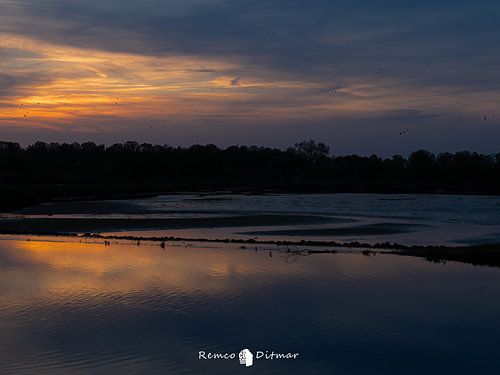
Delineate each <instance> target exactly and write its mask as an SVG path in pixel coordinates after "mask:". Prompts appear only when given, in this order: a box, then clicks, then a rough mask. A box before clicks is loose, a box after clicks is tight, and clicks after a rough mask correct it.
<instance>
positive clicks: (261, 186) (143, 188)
mask: <svg viewBox="0 0 500 375" xmlns="http://www.w3.org/2000/svg"><path fill="white" fill-rule="evenodd" d="M0 186H1V187H2V189H3V190H2V189H0V192H2V191H9V192H10V194H14V195H16V192H18V191H19V190H20V189H21V190H22V189H24V190H25V191H27V190H29V189H28V187H33V189H35V187H36V188H37V189H42V190H43V189H45V190H44V191H46V194H48V195H49V196H52V195H56V196H57V195H58V193H57V192H56V191H57V190H58V189H59V190H65V191H66V193H64V194H63V195H71V194H72V193H71V189H72V191H73V192H74V193H75V194H77V195H85V194H87V193H88V194H93V193H95V194H97V195H100V194H104V193H109V194H113V193H115V192H116V193H122V192H129V193H133V192H157V191H175V190H181V189H188V190H202V189H257V190H266V189H268V190H275V191H296V192H309V191H322V192H382V193H390V192H453V193H454V192H463V193H489V194H498V193H500V153H498V154H490V155H485V154H479V153H475V152H469V151H461V152H456V153H448V152H443V153H439V154H437V155H435V154H432V153H431V152H428V151H425V150H417V151H415V152H412V153H411V154H410V155H409V156H408V157H403V156H401V155H394V156H392V157H390V158H381V157H379V156H376V155H371V156H358V155H343V156H330V154H329V148H328V147H327V146H326V145H325V144H323V143H321V142H315V141H304V142H300V143H296V144H295V145H293V146H292V147H289V148H288V149H286V150H281V149H277V148H268V147H258V146H231V147H227V148H219V147H217V146H215V145H211V144H210V145H193V146H190V147H184V148H183V147H171V146H166V145H152V144H148V143H142V144H140V143H138V142H124V143H118V144H114V145H110V146H105V145H101V144H95V143H92V142H86V143H71V144H70V143H45V142H36V143H34V144H32V145H29V146H27V147H21V146H20V145H19V144H17V143H14V142H0ZM48 186H51V187H50V188H49V187H48ZM68 186H71V187H72V188H71V189H69V188H68ZM99 186H100V187H101V188H97V187H99ZM64 187H66V188H64ZM35 190H36V189H35ZM31 194H32V195H36V194H35V193H31ZM17 195H19V194H17ZM21 195H22V194H21ZM5 199H6V198H5V197H4V200H5ZM0 205H1V201H0Z"/></svg>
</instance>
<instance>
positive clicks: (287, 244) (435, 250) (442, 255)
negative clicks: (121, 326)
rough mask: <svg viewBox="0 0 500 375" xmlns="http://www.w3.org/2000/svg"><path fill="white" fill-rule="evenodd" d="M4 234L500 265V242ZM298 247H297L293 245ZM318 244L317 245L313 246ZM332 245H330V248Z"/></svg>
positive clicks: (39, 233)
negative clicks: (263, 247)
mask: <svg viewBox="0 0 500 375" xmlns="http://www.w3.org/2000/svg"><path fill="white" fill-rule="evenodd" d="M0 235H15V236H36V237H66V238H79V239H96V240H103V241H104V244H105V245H109V241H110V240H114V241H133V242H136V243H137V244H138V245H140V243H141V242H154V243H158V244H159V246H160V247H161V248H165V245H166V243H167V242H171V243H178V242H194V243H212V244H217V243H218V244H234V245H240V247H239V248H240V249H246V245H254V246H257V245H272V246H276V247H278V248H283V250H284V251H285V252H287V253H291V254H296V255H312V254H336V253H338V252H339V251H338V250H336V249H331V248H337V249H351V250H353V249H355V250H359V252H360V253H361V254H362V255H364V256H375V255H376V254H391V255H400V256H413V257H419V258H423V259H425V260H427V261H429V262H432V263H443V264H445V263H446V262H448V261H455V262H461V263H466V264H471V265H476V266H489V267H500V244H483V245H471V246H435V245H425V246H421V245H413V246H408V245H402V244H397V243H390V242H383V243H375V244H369V243H362V242H357V241H353V242H337V241H313V240H300V241H286V240H283V241H281V240H256V239H234V238H231V239H230V238H191V237H175V236H164V237H155V236H153V237H146V236H127V235H124V236H119V235H102V234H98V233H83V234H79V233H63V232H42V231H37V232H33V231H32V232H27V231H24V232H21V231H9V232H4V231H2V232H0ZM292 247H295V248H292ZM308 247H313V248H314V247H315V248H316V249H309V248H308ZM329 248H330V249H329Z"/></svg>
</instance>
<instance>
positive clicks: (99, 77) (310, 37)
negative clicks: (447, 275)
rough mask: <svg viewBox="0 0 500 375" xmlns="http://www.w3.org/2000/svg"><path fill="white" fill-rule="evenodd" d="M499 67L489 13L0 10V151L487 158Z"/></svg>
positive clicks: (98, 7) (99, 6)
mask: <svg viewBox="0 0 500 375" xmlns="http://www.w3.org/2000/svg"><path fill="white" fill-rule="evenodd" d="M499 67H500V2H498V1H497V0H495V1H481V0H455V1H451V0H432V1H431V0H397V1H396V0H378V1H375V0H307V1H299V0H279V1H278V0H183V1H178V0H142V1H132V0H99V1H96V0H84V1H80V0H0V139H2V140H10V141H16V142H19V143H21V144H23V145H26V144H29V143H32V142H34V141H37V140H43V141H48V142H50V141H54V142H73V141H78V142H83V141H94V142H99V143H106V144H112V143H116V142H121V141H127V140H136V141H139V142H149V143H157V144H169V145H174V146H177V145H181V146H185V145H190V144H207V143H214V144H217V145H219V146H221V147H225V146H228V145H233V144H240V145H242V144H246V145H254V144H255V145H262V146H272V147H280V148H284V147H287V146H289V145H291V144H293V143H294V142H297V141H301V140H304V139H311V138H312V139H315V140H317V141H322V142H325V143H326V144H328V145H329V146H330V148H331V151H332V154H349V153H357V154H366V155H368V154H372V153H376V154H380V155H387V156H389V155H392V154H397V153H398V154H408V153H409V152H411V151H413V150H415V149H419V148H424V149H428V150H430V151H433V152H441V151H457V150H471V151H478V152H484V153H490V152H500V110H499V108H498V103H500V74H499V73H498V71H499ZM497 111H498V112H497Z"/></svg>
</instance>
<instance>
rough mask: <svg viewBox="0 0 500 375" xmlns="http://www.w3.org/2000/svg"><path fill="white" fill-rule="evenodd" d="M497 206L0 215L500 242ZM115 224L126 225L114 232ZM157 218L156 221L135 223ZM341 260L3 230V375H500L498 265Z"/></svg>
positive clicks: (207, 207) (89, 205)
mask: <svg viewBox="0 0 500 375" xmlns="http://www.w3.org/2000/svg"><path fill="white" fill-rule="evenodd" d="M499 201H500V200H499V198H495V197H481V196H472V197H463V196H419V195H396V196H383V195H349V194H340V195H311V196H299V195H269V196H260V195H258V196H251V195H227V194H215V195H214V194H211V195H197V194H184V195H171V196H162V197H156V198H146V199H137V200H131V201H126V202H122V201H103V202H58V203H51V204H44V205H41V206H37V207H33V208H28V209H25V210H22V211H19V212H16V213H11V214H8V215H4V216H3V218H2V219H1V220H6V222H7V223H11V222H13V223H19V225H23V224H22V222H24V221H25V220H28V221H29V220H49V221H50V220H58V219H61V220H64V221H71V220H77V221H75V223H76V224H78V225H80V224H81V223H85V220H89V221H92V222H93V223H95V222H97V224H93V225H97V226H96V228H97V227H98V226H99V225H102V226H104V227H105V230H102V229H101V230H95V232H99V233H105V232H106V231H109V230H110V229H112V230H111V231H109V233H142V234H156V233H166V234H170V233H181V234H184V235H185V237H190V236H201V237H205V236H207V237H219V236H234V237H239V236H243V237H245V236H246V237H245V238H253V237H258V238H259V239H261V238H285V237H286V238H299V239H300V238H326V239H336V240H337V239H338V240H341V241H343V240H344V239H345V240H362V241H366V242H370V241H371V242H374V241H375V242H376V241H380V240H386V239H397V240H398V242H399V241H400V242H407V243H411V242H412V241H414V240H416V242H421V243H428V242H429V243H434V242H437V243H446V244H454V243H476V242H482V240H483V239H487V240H488V241H495V240H496V236H497V235H498V233H500V230H499V228H498V223H499V221H500V220H498V219H499V209H500V206H499V205H498V203H499ZM245 217H246V218H250V219H248V220H247V219H245ZM120 218H121V219H126V220H127V221H130V222H131V223H132V227H131V226H130V225H127V226H122V227H116V226H117V223H121V221H113V220H114V219H120ZM231 218H233V219H234V218H236V219H235V220H234V221H231V220H229V219H231ZM147 219H158V220H160V221H151V222H148V223H156V224H155V225H157V226H159V227H161V228H159V227H153V228H147V226H144V225H142V224H139V223H138V222H139V221H140V220H147ZM214 219H215V221H213V220H214ZM16 220H18V221H17V222H16ZM78 220H83V221H78ZM162 220H163V221H162ZM169 220H170V221H169ZM172 220H174V221H172ZM259 220H262V223H259ZM36 223H37V225H39V224H40V223H43V222H40V221H36ZM75 223H74V224H75ZM158 223H159V224H158ZM395 224H399V225H395ZM9 225H10V224H9ZM50 225H55V224H54V223H52V224H50ZM120 225H122V224H120ZM141 225H142V226H141ZM148 225H149V224H148ZM118 226H119V225H118ZM359 227H361V229H360V228H359ZM338 228H344V229H343V230H342V231H341V230H336V229H338ZM349 228H350V229H349ZM352 228H355V229H352ZM374 228H376V229H374ZM325 229H328V230H329V231H328V232H325ZM304 230H309V231H308V232H301V231H304ZM280 231H281V232H280ZM77 232H78V231H77ZM257 232H258V233H257ZM266 232H271V233H266ZM297 232H298V233H297ZM106 233H108V232H106ZM325 233H326V234H325ZM336 250H337V251H338V252H337V253H334V254H307V253H300V254H294V253H288V252H287V251H285V249H283V248H280V247H278V246H271V245H265V244H259V245H258V246H257V245H256V246H250V245H247V246H245V247H244V248H242V247H241V246H239V245H237V244H224V243H211V242H204V243H201V242H197V241H189V240H181V241H172V242H168V243H167V244H166V246H161V245H160V243H158V242H154V241H144V240H143V241H136V240H133V241H132V240H111V241H109V242H108V241H104V240H103V239H98V238H84V237H61V236H47V235H45V236H34V235H8V234H4V235H1V236H0V373H1V374H33V373H36V374H68V373H71V374H124V373H125V374H199V373H206V374H225V373H227V374H235V373H250V372H256V373H269V374H274V373H289V374H401V373H405V374H407V373H408V374H443V373H462V374H469V373H478V374H496V373H498V372H499V371H500V356H499V355H498V354H499V349H498V345H497V343H498V337H500V320H499V319H498V317H499V316H500V268H495V267H479V266H472V265H469V264H464V263H458V262H446V263H432V262H429V261H426V260H425V259H423V258H417V257H410V256H400V255H392V254H382V253H377V254H366V253H365V254H364V255H363V254H362V253H361V252H360V251H359V250H354V249H345V248H338V249H336ZM243 349H249V351H250V352H251V353H252V354H253V355H254V361H253V366H251V368H246V367H245V366H242V365H240V364H239V361H238V355H239V352H240V351H241V350H243ZM200 352H203V353H205V355H206V353H212V354H218V353H219V354H221V353H226V354H227V355H235V358H232V359H204V358H200ZM266 352H267V354H268V355H270V354H272V353H276V354H283V355H285V354H287V353H291V354H297V355H296V356H295V359H293V358H279V359H277V358H274V359H266V358H265V355H264V354H265V353H266ZM258 353H263V357H260V358H258Z"/></svg>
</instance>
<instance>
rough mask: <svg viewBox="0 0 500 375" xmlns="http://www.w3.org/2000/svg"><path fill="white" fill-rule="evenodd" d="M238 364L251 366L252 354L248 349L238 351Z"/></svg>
mask: <svg viewBox="0 0 500 375" xmlns="http://www.w3.org/2000/svg"><path fill="white" fill-rule="evenodd" d="M239 357H240V365H245V366H246V367H250V366H253V354H252V352H251V351H250V350H248V349H243V350H242V351H241V352H240V355H239Z"/></svg>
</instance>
